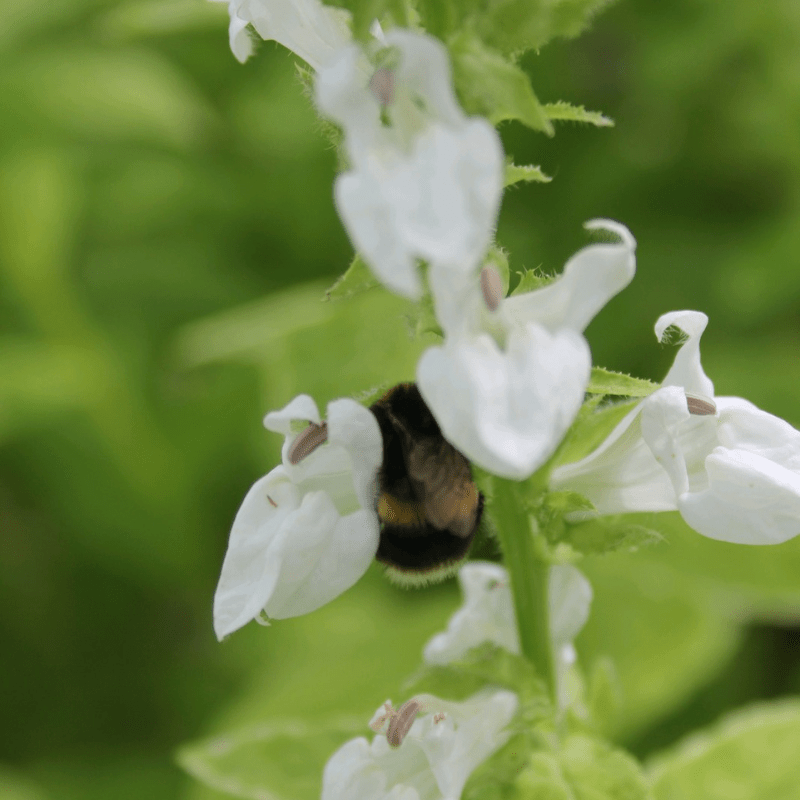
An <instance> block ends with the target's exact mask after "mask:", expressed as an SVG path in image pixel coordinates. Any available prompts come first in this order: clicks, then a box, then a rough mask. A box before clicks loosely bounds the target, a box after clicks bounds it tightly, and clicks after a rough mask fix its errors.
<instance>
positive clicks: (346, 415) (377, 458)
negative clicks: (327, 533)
mask: <svg viewBox="0 0 800 800" xmlns="http://www.w3.org/2000/svg"><path fill="white" fill-rule="evenodd" d="M328 441H329V442H330V444H331V445H334V446H335V445H339V446H341V447H343V448H344V449H345V450H346V451H347V454H348V455H349V457H350V462H351V469H352V473H353V488H354V490H355V493H356V497H357V498H358V502H359V503H360V504H361V505H362V506H363V507H364V508H372V506H373V504H374V498H375V479H376V476H377V474H378V469H379V468H380V466H381V464H382V462H383V439H382V437H381V429H380V427H379V426H378V421H377V420H376V419H375V415H374V414H373V413H372V412H371V411H370V410H369V409H368V408H364V406H362V405H361V404H360V403H357V402H356V401H355V400H350V399H348V398H343V399H341V400H334V401H333V402H331V403H329V404H328Z"/></svg>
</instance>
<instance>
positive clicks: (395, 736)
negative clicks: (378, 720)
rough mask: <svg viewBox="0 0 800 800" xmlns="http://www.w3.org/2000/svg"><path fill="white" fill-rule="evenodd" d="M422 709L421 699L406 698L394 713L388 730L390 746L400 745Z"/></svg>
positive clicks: (387, 735) (387, 737)
mask: <svg viewBox="0 0 800 800" xmlns="http://www.w3.org/2000/svg"><path fill="white" fill-rule="evenodd" d="M421 709H422V704H421V703H420V702H419V700H414V699H413V698H412V699H411V700H406V702H405V703H403V705H401V706H400V708H398V709H397V711H396V712H395V713H394V714H393V715H392V717H391V719H390V720H389V727H388V728H387V730H386V741H388V742H389V746H390V747H400V745H401V744H402V743H403V739H405V738H406V734H407V733H408V732H409V731H410V730H411V726H412V725H413V724H414V720H415V719H416V718H417V714H419V712H420V710H421Z"/></svg>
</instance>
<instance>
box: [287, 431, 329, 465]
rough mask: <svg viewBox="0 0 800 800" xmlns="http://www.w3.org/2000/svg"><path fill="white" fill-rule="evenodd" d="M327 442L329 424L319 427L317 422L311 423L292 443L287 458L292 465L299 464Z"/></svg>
mask: <svg viewBox="0 0 800 800" xmlns="http://www.w3.org/2000/svg"><path fill="white" fill-rule="evenodd" d="M327 441H328V423H327V422H322V423H321V424H319V425H317V424H316V423H315V422H311V423H309V425H308V427H307V428H306V429H305V430H304V431H302V432H301V433H299V434H298V436H297V438H296V439H295V440H294V442H292V446H291V447H290V448H289V452H288V453H287V456H286V457H287V459H288V461H289V463H290V464H299V463H300V462H301V461H302V460H303V459H304V458H305V457H306V456H309V455H311V453H313V452H314V450H316V449H317V448H318V447H319V446H320V445H321V444H325V442H327Z"/></svg>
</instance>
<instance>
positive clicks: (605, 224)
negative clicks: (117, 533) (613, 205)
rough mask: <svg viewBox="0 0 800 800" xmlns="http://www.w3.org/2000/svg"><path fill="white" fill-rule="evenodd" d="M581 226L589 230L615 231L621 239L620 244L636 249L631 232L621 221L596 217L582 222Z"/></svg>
mask: <svg viewBox="0 0 800 800" xmlns="http://www.w3.org/2000/svg"><path fill="white" fill-rule="evenodd" d="M583 227H584V228H586V229H587V230H590V231H594V230H598V229H599V230H606V231H611V233H615V234H616V235H617V236H619V238H620V239H621V240H622V244H624V245H625V246H626V247H628V248H630V249H631V250H635V249H636V239H634V238H633V234H632V233H631V232H630V231H629V230H628V229H627V228H626V227H625V226H624V225H623V224H622V223H621V222H616V221H615V220H613V219H605V218H602V217H598V218H597V219H590V220H589V221H588V222H584V224H583Z"/></svg>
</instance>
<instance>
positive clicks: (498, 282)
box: [481, 267, 503, 311]
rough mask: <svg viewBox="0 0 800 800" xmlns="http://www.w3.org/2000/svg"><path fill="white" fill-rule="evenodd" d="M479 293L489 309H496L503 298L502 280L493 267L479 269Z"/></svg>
mask: <svg viewBox="0 0 800 800" xmlns="http://www.w3.org/2000/svg"><path fill="white" fill-rule="evenodd" d="M481 293H482V294H483V302H484V303H486V307H487V308H488V309H489V311H496V310H497V309H498V307H499V306H500V302H501V301H502V299H503V281H502V279H501V277H500V273H499V272H498V271H497V270H496V269H495V268H494V267H484V268H483V269H482V270H481Z"/></svg>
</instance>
